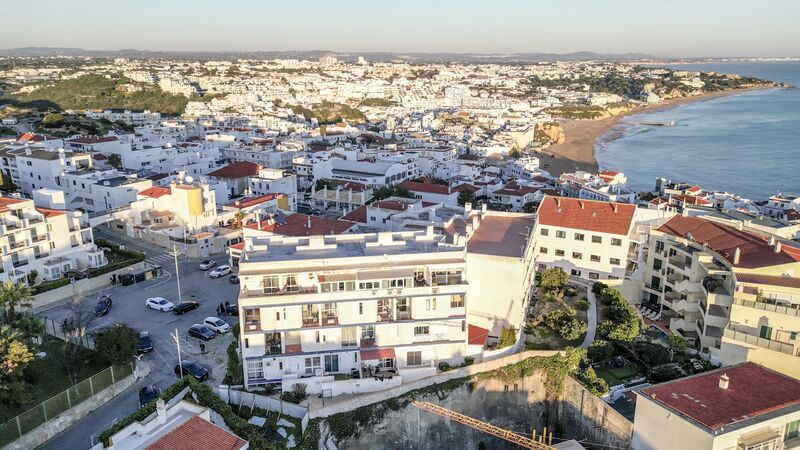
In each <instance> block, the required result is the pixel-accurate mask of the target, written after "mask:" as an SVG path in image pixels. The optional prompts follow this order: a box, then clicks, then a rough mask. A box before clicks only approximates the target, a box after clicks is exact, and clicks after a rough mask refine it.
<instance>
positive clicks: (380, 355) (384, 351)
mask: <svg viewBox="0 0 800 450" xmlns="http://www.w3.org/2000/svg"><path fill="white" fill-rule="evenodd" d="M360 353H361V360H362V361H371V360H375V359H386V358H396V356H395V353H394V349H393V348H377V349H374V350H361V352H360Z"/></svg>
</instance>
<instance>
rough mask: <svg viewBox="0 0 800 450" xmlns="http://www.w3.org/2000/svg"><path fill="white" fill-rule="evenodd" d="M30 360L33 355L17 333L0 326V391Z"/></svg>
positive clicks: (8, 327) (5, 326)
mask: <svg viewBox="0 0 800 450" xmlns="http://www.w3.org/2000/svg"><path fill="white" fill-rule="evenodd" d="M31 360H33V353H32V352H31V350H30V349H29V348H28V346H27V345H25V343H24V342H22V339H21V335H20V333H19V331H17V330H15V329H13V328H11V327H10V326H8V325H2V326H0V390H4V389H5V387H6V383H9V382H10V381H11V380H12V379H13V377H14V376H15V375H17V374H18V373H19V371H21V370H22V369H23V368H24V367H25V366H26V365H27V364H28V363H29V362H31Z"/></svg>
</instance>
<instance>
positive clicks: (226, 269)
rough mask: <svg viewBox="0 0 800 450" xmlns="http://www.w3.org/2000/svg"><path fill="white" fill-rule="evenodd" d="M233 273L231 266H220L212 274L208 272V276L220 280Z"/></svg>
mask: <svg viewBox="0 0 800 450" xmlns="http://www.w3.org/2000/svg"><path fill="white" fill-rule="evenodd" d="M229 273H231V266H227V265H225V266H218V267H216V268H215V269H214V270H212V271H211V272H208V276H209V277H211V278H219V277H222V276H225V275H227V274H229Z"/></svg>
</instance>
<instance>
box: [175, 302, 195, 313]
mask: <svg viewBox="0 0 800 450" xmlns="http://www.w3.org/2000/svg"><path fill="white" fill-rule="evenodd" d="M199 307H200V304H199V303H197V302H182V303H178V304H177V305H175V307H174V308H172V312H174V313H175V314H177V315H179V316H180V315H181V314H184V313H187V312H189V311H192V310H195V309H197V308H199Z"/></svg>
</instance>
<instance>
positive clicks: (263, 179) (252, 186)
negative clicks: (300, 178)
mask: <svg viewBox="0 0 800 450" xmlns="http://www.w3.org/2000/svg"><path fill="white" fill-rule="evenodd" d="M247 189H248V192H249V195H251V196H258V195H266V194H284V195H285V196H286V197H287V199H288V205H289V211H294V210H296V209H297V175H294V174H292V173H289V172H286V171H284V170H282V169H270V168H267V167H260V168H259V169H258V174H257V175H255V176H252V177H250V178H249V179H248V180H247Z"/></svg>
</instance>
